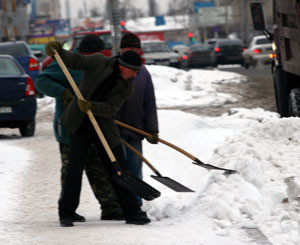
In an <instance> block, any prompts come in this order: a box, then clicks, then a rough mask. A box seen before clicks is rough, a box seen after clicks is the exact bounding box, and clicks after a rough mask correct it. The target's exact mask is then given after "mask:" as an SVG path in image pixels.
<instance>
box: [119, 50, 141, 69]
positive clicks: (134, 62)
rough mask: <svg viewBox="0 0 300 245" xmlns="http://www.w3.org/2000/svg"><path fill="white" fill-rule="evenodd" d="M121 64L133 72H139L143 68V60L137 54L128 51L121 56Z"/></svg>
mask: <svg viewBox="0 0 300 245" xmlns="http://www.w3.org/2000/svg"><path fill="white" fill-rule="evenodd" d="M119 64H120V65H122V66H125V67H127V68H129V69H131V70H139V69H140V68H141V66H142V58H141V56H140V55H139V54H138V53H137V52H134V51H131V50H130V51H126V52H125V53H123V54H122V55H121V56H120V58H119Z"/></svg>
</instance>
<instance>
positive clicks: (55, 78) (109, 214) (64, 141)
mask: <svg viewBox="0 0 300 245" xmlns="http://www.w3.org/2000/svg"><path fill="white" fill-rule="evenodd" d="M103 48H104V43H103V41H102V40H101V39H100V38H99V37H98V36H96V35H86V36H85V37H84V38H83V39H82V41H81V42H80V44H79V47H78V51H79V52H80V53H81V54H84V55H93V54H96V53H100V52H101V51H102V50H103ZM75 52H77V50H75ZM69 72H70V73H71V75H72V77H73V79H74V81H75V83H76V84H77V85H79V83H80V81H81V80H82V78H83V74H84V72H83V71H82V70H71V69H69ZM35 88H36V89H37V90H38V91H39V92H41V93H42V94H44V95H47V96H50V97H54V98H56V105H55V115H54V123H53V127H54V134H55V137H56V140H57V142H58V143H59V150H60V154H61V162H62V167H61V186H62V192H63V191H64V190H63V186H64V180H65V177H66V174H67V171H68V168H67V166H68V164H69V162H70V156H69V155H70V151H71V148H70V135H69V131H68V130H67V129H66V128H65V127H64V126H63V125H62V123H61V118H60V117H61V115H62V113H63V112H64V110H65V108H66V107H67V105H68V104H69V103H70V101H71V100H72V99H73V91H72V88H71V86H70V85H69V82H68V80H67V78H66V76H65V75H64V73H63V71H62V70H61V68H60V66H59V65H58V63H57V62H56V61H52V63H51V64H50V65H49V66H48V67H46V69H45V70H44V71H43V72H42V73H41V74H40V75H39V76H38V78H37V79H36V81H35ZM85 172H86V175H87V177H88V180H89V183H90V185H91V187H92V190H93V192H94V194H95V196H96V198H97V200H98V201H99V203H100V205H101V209H102V212H101V219H102V220H121V219H124V217H123V213H122V209H121V207H120V204H119V200H118V198H117V196H116V194H115V190H114V188H113V186H112V184H111V181H110V179H109V176H108V173H107V171H106V169H105V168H104V166H103V163H102V162H101V159H100V157H99V155H98V153H97V151H96V150H95V147H93V146H91V147H90V149H89V152H88V158H87V161H86V164H85ZM73 220H74V221H80V222H83V221H85V218H84V217H83V216H81V215H79V214H77V213H74V217H73Z"/></svg>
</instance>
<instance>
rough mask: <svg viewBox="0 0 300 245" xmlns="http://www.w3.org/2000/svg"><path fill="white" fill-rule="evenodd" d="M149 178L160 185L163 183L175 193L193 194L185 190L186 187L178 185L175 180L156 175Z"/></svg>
mask: <svg viewBox="0 0 300 245" xmlns="http://www.w3.org/2000/svg"><path fill="white" fill-rule="evenodd" d="M151 177H152V178H153V179H155V180H157V181H159V182H161V183H163V184H164V185H166V186H168V187H169V188H171V189H172V190H174V191H177V192H195V191H193V190H191V189H189V188H187V187H186V186H184V185H182V184H180V183H178V182H177V181H175V180H172V179H170V178H169V177H162V176H156V175H151Z"/></svg>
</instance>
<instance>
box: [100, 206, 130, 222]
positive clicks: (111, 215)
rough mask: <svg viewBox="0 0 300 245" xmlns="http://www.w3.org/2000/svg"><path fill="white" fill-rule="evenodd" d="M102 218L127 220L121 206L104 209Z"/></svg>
mask: <svg viewBox="0 0 300 245" xmlns="http://www.w3.org/2000/svg"><path fill="white" fill-rule="evenodd" d="M100 219H101V220H125V217H124V214H123V212H122V210H121V209H120V208H117V209H114V210H112V211H108V210H102V213H101V218H100Z"/></svg>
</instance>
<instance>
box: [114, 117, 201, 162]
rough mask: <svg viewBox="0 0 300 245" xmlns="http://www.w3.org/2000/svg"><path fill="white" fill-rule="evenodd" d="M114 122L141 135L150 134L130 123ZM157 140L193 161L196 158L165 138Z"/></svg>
mask: <svg viewBox="0 0 300 245" xmlns="http://www.w3.org/2000/svg"><path fill="white" fill-rule="evenodd" d="M115 123H116V124H117V125H119V126H121V127H123V128H127V129H129V130H131V131H134V132H136V133H138V134H141V135H143V136H146V137H148V136H151V134H149V133H147V132H145V131H143V130H140V129H137V128H135V127H132V126H130V125H128V124H126V123H123V122H120V121H118V120H115ZM158 141H159V142H161V143H163V144H165V145H167V146H169V147H171V148H173V149H175V150H177V151H179V152H181V153H182V154H184V155H186V156H187V157H189V158H190V159H192V160H193V161H196V160H197V158H196V157H194V156H193V155H192V154H190V153H188V152H186V151H185V150H183V149H181V148H180V147H178V146H176V145H174V144H172V143H170V142H168V141H166V140H163V139H161V138H158Z"/></svg>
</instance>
